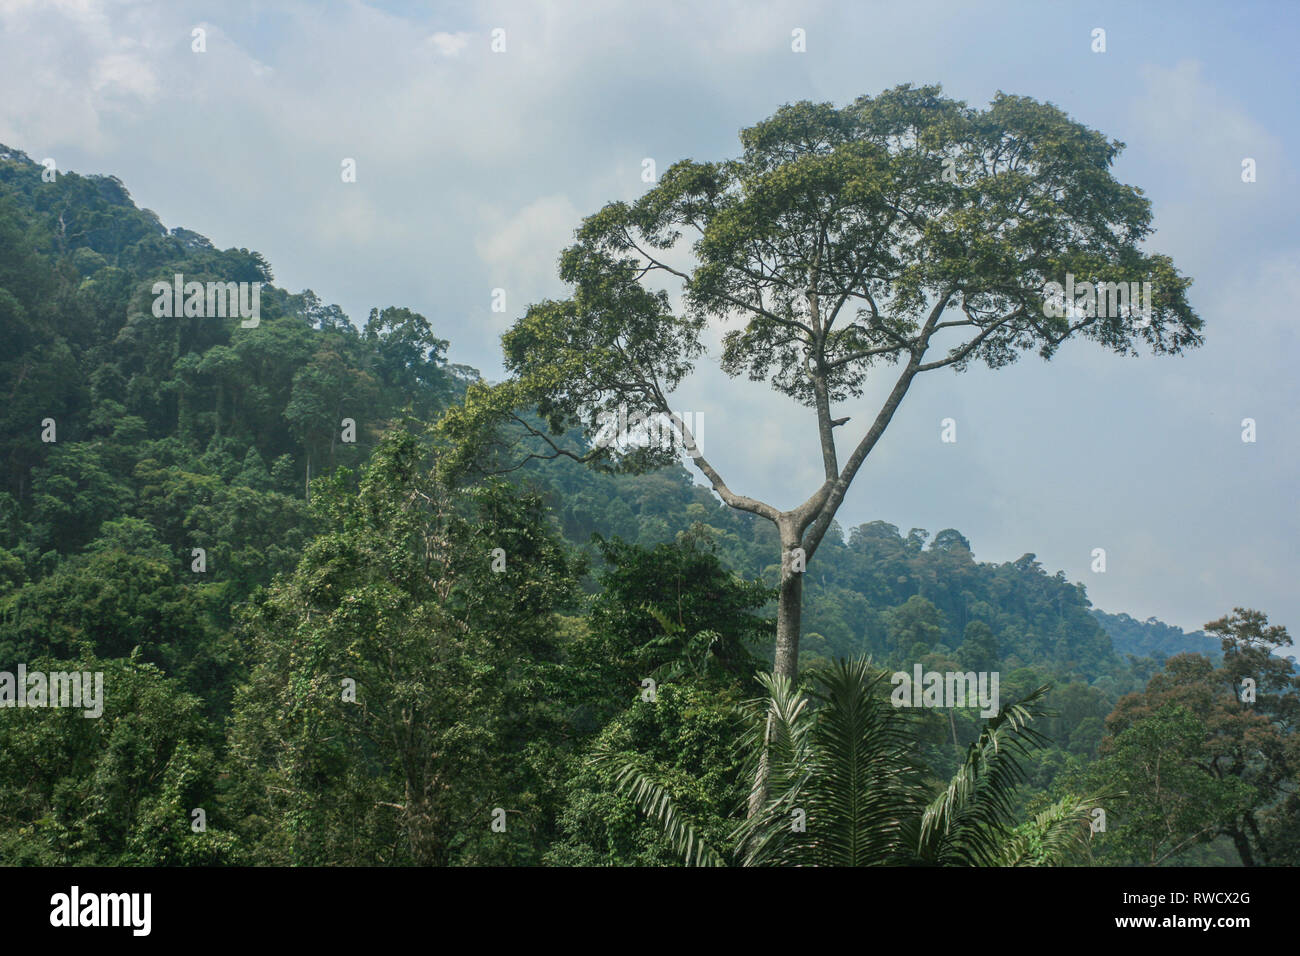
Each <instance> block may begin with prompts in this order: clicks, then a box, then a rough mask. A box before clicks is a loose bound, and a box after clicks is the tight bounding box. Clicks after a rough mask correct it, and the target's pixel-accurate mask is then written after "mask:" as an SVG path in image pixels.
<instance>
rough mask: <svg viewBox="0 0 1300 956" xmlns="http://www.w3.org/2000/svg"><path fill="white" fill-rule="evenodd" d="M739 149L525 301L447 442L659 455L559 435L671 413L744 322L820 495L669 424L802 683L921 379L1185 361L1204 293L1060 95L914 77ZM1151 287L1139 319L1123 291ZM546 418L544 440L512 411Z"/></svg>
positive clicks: (627, 219)
mask: <svg viewBox="0 0 1300 956" xmlns="http://www.w3.org/2000/svg"><path fill="white" fill-rule="evenodd" d="M740 138H741V143H742V145H743V147H744V152H743V153H742V155H741V157H740V158H739V159H735V160H726V161H721V162H704V163H700V162H694V161H692V160H683V161H681V162H678V163H676V164H674V165H673V166H672V167H670V168H669V169H668V170H667V171H666V172H665V173H664V174H663V176H662V178H661V179H660V181H659V182H658V183H657V184H656V185H655V186H654V187H653V188H651V189H650V190H649V191H648V192H646V193H645V194H644V195H643V196H642V197H641V198H640V199H638V200H637V201H636V202H632V203H628V202H612V203H610V204H608V205H607V206H605V208H604V209H602V210H600V211H599V212H598V213H596V214H595V215H593V216H590V217H588V218H587V219H586V220H585V221H584V222H583V223H582V225H581V227H580V228H579V229H578V230H577V234H576V239H577V241H576V242H575V243H574V244H573V245H572V246H570V247H569V248H568V249H566V250H565V251H564V253H563V254H562V256H561V258H560V276H561V277H562V278H563V279H564V280H565V281H566V282H568V283H571V284H572V287H573V294H572V296H571V297H570V298H568V299H565V300H564V301H545V302H541V303H538V304H536V305H533V306H531V307H530V308H529V309H528V310H527V313H526V314H525V315H524V316H523V318H521V319H520V320H519V321H518V322H516V324H515V325H514V326H513V327H512V328H511V329H510V330H509V331H508V332H507V333H506V334H505V336H504V337H503V345H504V349H505V361H506V365H507V367H508V368H509V370H510V371H511V373H512V378H511V379H509V380H508V381H506V382H505V383H503V384H501V385H498V386H495V387H488V386H486V385H481V386H479V387H476V388H474V389H471V392H470V395H469V396H468V400H467V403H466V405H465V407H464V408H463V409H460V410H459V411H458V412H456V413H454V414H453V415H452V416H451V418H450V419H449V420H448V421H447V422H446V424H445V427H446V428H448V429H449V431H450V432H452V433H453V434H456V435H459V436H460V437H462V438H463V437H467V436H469V435H470V434H472V433H474V432H475V431H476V430H479V429H482V428H483V427H485V426H490V424H491V423H493V422H500V421H503V420H508V419H511V418H513V419H515V420H516V421H518V422H519V423H520V424H522V425H523V426H524V427H525V428H528V429H529V430H530V431H531V432H532V434H533V435H534V436H536V438H538V439H542V440H544V441H545V442H547V447H546V448H545V449H543V450H542V451H541V452H534V453H533V454H537V455H540V456H541V457H553V456H557V455H562V454H563V455H568V456H570V457H575V458H580V459H581V460H584V461H590V462H593V463H603V464H605V465H615V466H619V467H624V468H630V469H642V468H649V467H655V466H659V465H662V464H666V463H667V462H669V461H671V460H672V459H673V458H674V457H675V455H676V451H675V449H672V448H669V447H665V446H664V444H660V445H657V446H656V445H655V444H653V443H647V444H643V445H642V446H641V447H632V448H626V447H622V446H620V445H619V444H617V443H612V442H600V441H596V442H595V443H594V444H595V446H596V447H592V448H590V449H589V450H587V451H586V452H585V453H580V452H575V451H574V450H573V449H572V448H570V447H567V446H564V445H562V444H560V443H557V442H555V441H553V440H552V438H551V437H550V436H557V435H560V434H562V433H563V432H564V431H566V430H567V429H569V428H572V427H574V426H579V427H581V428H583V429H584V431H585V432H586V433H587V434H588V435H596V434H598V433H599V430H600V426H601V425H602V424H603V423H606V422H609V421H611V420H612V419H613V418H614V417H615V416H617V415H618V414H619V409H620V408H623V409H624V410H625V413H626V410H633V411H635V413H637V414H639V415H642V416H646V417H651V418H657V417H658V416H668V417H672V416H674V414H675V413H674V410H673V406H672V402H671V396H672V393H673V391H674V389H675V388H676V387H677V386H678V385H679V384H680V383H681V381H682V380H683V378H684V377H685V376H686V375H687V374H688V373H689V372H690V371H691V370H692V368H693V367H694V362H695V360H696V359H697V358H698V357H699V356H700V355H702V354H703V353H704V351H705V341H704V336H705V331H706V328H707V327H708V326H709V325H710V324H712V323H717V324H718V325H720V326H726V325H730V327H729V328H727V329H726V331H725V333H724V334H723V335H722V343H723V347H722V353H721V365H722V369H723V370H724V371H725V372H726V373H727V374H729V375H733V376H735V375H740V374H742V373H744V374H746V375H748V376H749V377H750V378H751V379H753V380H756V381H761V380H764V379H766V380H767V381H769V382H770V383H771V385H772V387H773V388H775V389H777V390H778V391H780V392H782V393H783V394H785V395H788V396H789V397H790V398H791V399H793V400H794V401H796V402H798V403H799V404H801V405H803V406H806V407H807V408H808V409H810V414H811V416H812V418H813V419H814V420H815V422H816V426H817V428H816V433H817V436H818V446H819V452H820V456H821V463H822V467H823V471H824V479H823V481H822V482H821V484H820V485H819V486H818V487H817V488H815V489H813V490H812V493H811V494H810V495H809V497H808V498H807V499H806V500H805V501H803V502H802V503H800V504H798V505H796V506H794V507H793V508H788V509H782V508H779V507H777V506H776V505H774V504H770V503H768V502H765V501H759V500H757V499H755V498H751V497H748V496H746V495H744V494H741V493H740V492H738V491H736V490H733V487H732V485H731V484H730V483H729V482H727V481H726V480H724V478H723V476H722V475H721V474H720V473H719V472H718V470H717V468H715V467H714V465H713V464H712V463H711V462H710V461H709V460H708V458H706V457H705V455H704V454H703V452H702V449H701V448H700V447H699V446H698V445H696V443H695V442H694V441H693V440H692V436H691V435H690V433H689V429H688V428H686V426H685V424H684V423H683V422H682V421H681V419H680V418H679V417H678V418H674V419H672V420H673V421H674V423H675V427H676V428H677V429H678V430H679V432H680V433H681V435H682V438H683V439H684V440H685V444H686V445H687V447H688V454H689V455H690V456H691V459H692V461H693V462H694V464H695V465H696V466H697V467H698V468H699V469H700V471H702V472H703V473H704V475H705V476H706V477H707V478H708V479H709V480H710V481H711V482H712V484H713V488H714V490H715V491H716V492H717V494H718V495H719V496H720V497H721V498H722V500H723V501H725V502H726V503H727V504H728V505H730V506H731V507H733V508H737V509H740V510H742V511H747V512H751V513H753V514H755V515H761V516H762V517H764V518H766V519H768V520H769V521H771V522H772V523H773V524H774V525H775V526H776V528H777V530H778V532H779V534H780V542H781V550H782V561H781V568H782V573H781V587H780V600H779V611H778V620H777V637H776V655H775V672H776V673H777V674H778V675H781V676H784V677H787V678H791V679H793V677H794V676H795V674H796V672H797V667H798V655H799V621H800V611H801V601H802V576H801V572H802V571H803V570H804V569H805V568H806V566H807V562H808V561H810V560H811V559H812V557H813V555H814V554H815V552H816V551H817V547H818V545H819V544H820V543H821V541H822V538H823V537H824V536H825V534H826V532H827V530H828V529H829V528H830V526H831V522H832V519H833V518H834V517H835V514H836V511H837V510H838V509H839V507H840V505H841V503H842V502H843V501H844V496H845V494H846V493H847V492H848V489H849V486H850V484H851V483H852V482H853V479H854V477H855V476H856V475H857V474H858V471H859V470H860V469H861V468H862V465H863V462H865V461H866V459H867V456H868V455H869V454H870V453H871V451H872V449H874V448H875V447H876V444H877V443H878V442H879V441H880V437H881V435H883V434H884V432H885V429H886V427H887V426H888V425H889V422H890V420H891V419H892V418H893V416H894V413H895V412H896V411H897V410H898V407H899V404H900V403H901V402H902V400H903V397H904V396H905V395H906V394H907V392H908V390H909V389H910V388H911V387H912V383H913V382H914V381H915V380H916V378H917V377H918V376H919V375H921V374H923V373H925V372H931V371H936V370H938V369H943V368H953V369H956V370H958V371H960V370H962V369H964V368H966V367H967V366H968V365H969V364H970V363H972V362H984V363H985V364H987V365H988V366H990V367H993V368H998V367H1001V366H1004V365H1008V364H1010V363H1011V362H1014V361H1015V360H1016V359H1017V358H1018V357H1019V355H1020V353H1021V352H1025V351H1028V350H1030V349H1034V350H1036V351H1037V352H1038V353H1039V355H1041V356H1042V357H1043V358H1045V359H1047V358H1050V357H1051V356H1052V355H1053V354H1054V353H1055V352H1056V350H1057V349H1058V348H1059V347H1060V346H1061V344H1062V343H1063V342H1065V341H1066V340H1067V339H1069V338H1071V337H1072V336H1082V337H1086V338H1090V339H1092V340H1094V341H1095V342H1097V343H1098V344H1100V345H1102V346H1105V347H1106V348H1109V349H1111V350H1113V351H1115V352H1116V353H1119V354H1136V352H1137V346H1138V345H1139V344H1141V343H1142V342H1145V343H1146V344H1147V345H1148V346H1149V347H1150V348H1151V350H1152V351H1153V352H1155V353H1178V352H1181V351H1182V350H1184V349H1186V348H1189V347H1192V346H1195V345H1198V344H1199V343H1200V342H1201V337H1200V335H1199V329H1200V328H1201V320H1200V319H1199V318H1198V317H1197V316H1196V314H1195V313H1194V312H1193V311H1192V309H1191V308H1190V306H1189V305H1188V303H1187V300H1186V297H1185V293H1186V290H1187V287H1188V285H1189V284H1190V280H1189V279H1188V278H1186V277H1184V276H1182V275H1180V274H1179V273H1178V272H1177V270H1176V269H1175V268H1174V266H1173V263H1172V262H1171V261H1170V260H1169V259H1168V258H1167V257H1165V256H1159V255H1152V254H1148V253H1145V252H1143V251H1142V250H1141V249H1140V248H1139V246H1140V244H1141V243H1142V241H1143V239H1144V238H1145V237H1146V236H1147V235H1149V233H1150V232H1151V208H1150V203H1149V202H1148V200H1146V199H1145V198H1144V197H1143V195H1142V192H1141V190H1139V189H1137V188H1135V187H1133V186H1126V185H1124V184H1122V183H1120V182H1118V181H1117V180H1116V179H1115V178H1114V177H1113V176H1112V175H1111V170H1110V167H1111V165H1112V163H1113V162H1114V160H1115V158H1116V156H1117V155H1118V153H1119V152H1120V150H1121V149H1122V148H1123V144H1122V143H1119V142H1115V141H1110V140H1107V139H1106V138H1105V137H1104V136H1102V135H1101V134H1100V133H1098V132H1096V131H1094V130H1091V129H1088V128H1087V127H1085V126H1083V125H1081V124H1079V123H1077V122H1074V121H1073V120H1071V119H1070V118H1069V117H1068V116H1066V115H1065V114H1064V113H1063V112H1061V110H1059V109H1057V108H1056V107H1054V106H1052V105H1050V104H1045V103H1039V102H1036V101H1034V100H1032V99H1028V98H1026V97H1018V96H1007V95H1005V94H1001V93H999V94H998V95H997V96H996V97H995V98H994V100H993V102H992V104H991V105H990V106H989V108H988V109H987V110H983V111H979V110H975V109H971V108H968V107H967V106H966V105H965V104H964V103H961V102H958V101H954V100H951V99H948V98H946V97H944V96H942V95H941V90H940V88H939V87H937V86H926V87H919V88H912V87H911V86H900V87H897V88H895V89H893V90H890V91H887V92H885V93H882V94H881V95H880V96H877V97H874V98H873V97H868V96H864V97H861V98H859V99H858V100H856V101H855V102H853V103H851V104H849V105H848V106H845V107H844V108H842V109H837V108H835V107H834V106H832V105H830V104H816V103H810V102H801V103H796V104H794V105H789V106H784V107H782V108H781V109H779V110H778V111H777V112H776V113H775V115H773V116H772V117H771V118H770V119H767V120H765V121H763V122H761V123H759V124H758V125H757V126H754V127H752V128H750V129H747V130H745V131H743V132H742V133H741V137H740ZM1135 282H1136V283H1147V282H1149V283H1150V286H1149V287H1145V286H1141V285H1139V286H1138V287H1136V289H1135V288H1134V287H1132V286H1131V285H1130V283H1135ZM1049 283H1057V284H1058V285H1057V287H1055V288H1054V289H1053V287H1051V286H1049V285H1048V284H1049ZM670 287H671V291H673V292H674V293H680V295H679V296H676V297H675V296H672V295H670V294H669V293H670ZM1148 288H1149V291H1150V299H1149V303H1150V307H1149V308H1146V307H1145V306H1146V304H1147V300H1146V299H1142V307H1139V303H1138V300H1139V298H1142V297H1141V296H1137V295H1131V294H1130V293H1133V292H1138V291H1145V290H1146V289H1148ZM1049 289H1053V292H1054V293H1055V294H1053V292H1049V291H1048V290H1049ZM1062 292H1070V293H1072V294H1071V297H1070V301H1068V302H1066V301H1063V299H1064V296H1063V295H1062ZM889 366H892V367H893V368H892V370H891V371H890V372H889V374H890V376H891V377H892V380H893V386H892V388H890V390H889V392H888V394H887V396H886V397H885V399H884V402H883V404H881V405H880V407H879V409H878V411H876V413H875V415H874V416H873V417H871V418H869V419H868V420H867V421H866V422H865V423H864V424H862V425H860V426H856V425H855V427H854V428H853V429H848V428H845V429H842V430H841V432H840V433H841V434H843V433H846V432H851V434H852V437H851V439H850V440H849V441H848V442H847V443H844V444H841V443H840V442H839V441H837V438H836V436H837V428H838V427H839V426H844V425H847V423H848V419H847V418H843V417H838V416H837V414H836V411H837V409H836V406H837V405H842V404H843V403H845V402H848V401H851V400H854V399H858V398H860V397H861V396H862V394H863V391H864V387H865V386H866V385H867V383H868V381H869V377H870V376H871V374H872V373H873V372H877V371H883V370H884V369H885V368H886V367H889ZM531 408H536V410H537V413H538V415H539V416H540V417H541V419H542V422H543V423H544V426H543V427H542V428H539V427H537V426H536V425H535V424H530V422H529V420H528V419H526V418H524V417H522V416H519V415H518V414H516V412H517V410H519V409H531ZM632 417H633V416H631V415H629V418H632ZM728 424H729V427H732V428H735V427H740V423H738V422H735V423H728ZM547 432H549V435H548V434H547ZM799 438H800V436H799V435H797V434H795V433H793V432H792V433H791V434H790V436H789V449H790V451H789V453H790V455H791V456H792V457H793V456H795V455H798V454H802V453H803V452H802V451H800V450H798V448H799V441H798V439H799ZM800 549H801V550H800Z"/></svg>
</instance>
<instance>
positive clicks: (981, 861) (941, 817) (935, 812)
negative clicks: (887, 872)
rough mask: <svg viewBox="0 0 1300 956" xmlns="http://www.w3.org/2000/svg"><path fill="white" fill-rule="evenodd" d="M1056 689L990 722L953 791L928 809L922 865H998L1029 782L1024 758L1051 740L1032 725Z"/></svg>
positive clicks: (920, 838)
mask: <svg viewBox="0 0 1300 956" xmlns="http://www.w3.org/2000/svg"><path fill="white" fill-rule="evenodd" d="M1050 689H1051V685H1044V686H1042V687H1039V688H1037V689H1035V690H1033V691H1032V692H1030V693H1029V694H1028V695H1026V696H1025V698H1024V699H1023V700H1020V701H1018V702H1015V703H1012V704H1008V705H1007V706H1005V707H1003V708H1001V709H1000V710H999V711H998V713H997V714H996V715H995V716H993V717H991V718H989V720H988V721H986V722H985V725H984V729H983V731H981V733H980V736H979V739H978V740H976V741H975V742H974V743H972V744H971V745H970V747H969V748H968V749H967V752H966V759H965V760H964V761H963V762H962V765H961V767H959V768H958V770H957V773H956V774H954V775H953V778H952V780H951V781H950V782H949V784H948V786H947V787H946V788H945V789H944V790H943V792H941V793H940V794H939V795H938V796H937V797H935V798H934V800H933V801H932V802H931V803H930V805H929V806H928V807H927V808H926V810H925V813H924V815H923V816H922V818H921V821H920V828H919V831H918V833H917V836H916V852H917V857H918V860H919V862H922V863H928V864H932V865H940V866H945V865H946V866H994V865H997V861H998V859H999V855H1000V853H1001V852H1002V847H1003V844H1004V843H1005V841H1006V839H1007V834H1008V832H1009V824H1010V821H1011V819H1012V816H1013V812H1014V809H1015V807H1014V804H1013V799H1014V797H1015V792H1016V787H1017V786H1018V785H1019V783H1020V782H1021V781H1022V780H1023V779H1024V771H1023V770H1022V769H1021V767H1020V762H1019V759H1018V758H1020V757H1024V756H1027V755H1028V753H1029V750H1030V748H1032V747H1038V746H1042V745H1043V744H1044V743H1046V738H1044V737H1043V736H1042V734H1039V733H1038V732H1037V731H1035V730H1033V729H1031V728H1030V727H1029V726H1028V724H1029V722H1030V721H1031V720H1033V719H1034V717H1038V716H1042V715H1043V714H1042V711H1040V710H1037V709H1031V705H1033V704H1036V703H1038V702H1039V701H1040V700H1041V699H1042V698H1043V697H1044V695H1046V693H1047V692H1048V690H1050Z"/></svg>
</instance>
